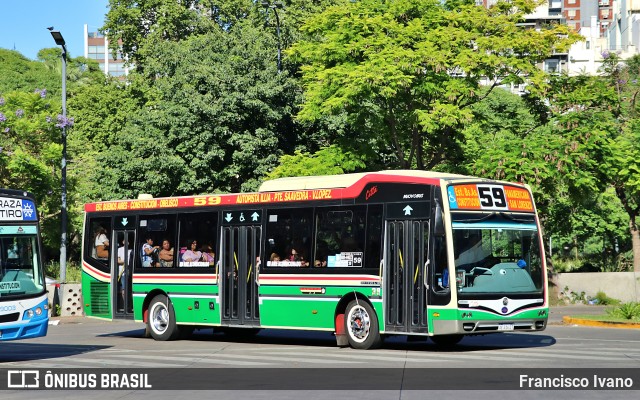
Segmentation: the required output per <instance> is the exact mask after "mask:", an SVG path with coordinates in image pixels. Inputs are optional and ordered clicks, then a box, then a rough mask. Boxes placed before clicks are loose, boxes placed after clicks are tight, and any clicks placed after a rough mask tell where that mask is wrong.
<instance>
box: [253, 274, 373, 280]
mask: <svg viewBox="0 0 640 400" xmlns="http://www.w3.org/2000/svg"><path fill="white" fill-rule="evenodd" d="M260 279H267V280H269V279H273V280H292V281H295V280H301V279H306V280H314V281H320V280H327V281H379V280H380V278H371V277H366V278H365V277H358V276H356V277H353V276H352V277H349V276H344V277H343V276H323V275H315V276H282V275H260Z"/></svg>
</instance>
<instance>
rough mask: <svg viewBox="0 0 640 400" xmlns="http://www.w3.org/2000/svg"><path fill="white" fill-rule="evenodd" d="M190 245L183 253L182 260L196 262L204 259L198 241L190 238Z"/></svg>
mask: <svg viewBox="0 0 640 400" xmlns="http://www.w3.org/2000/svg"><path fill="white" fill-rule="evenodd" d="M187 244H188V245H189V246H187V247H188V249H187V251H185V252H184V253H183V254H182V261H185V262H194V261H201V260H202V252H200V251H198V241H197V240H190V241H188V242H187Z"/></svg>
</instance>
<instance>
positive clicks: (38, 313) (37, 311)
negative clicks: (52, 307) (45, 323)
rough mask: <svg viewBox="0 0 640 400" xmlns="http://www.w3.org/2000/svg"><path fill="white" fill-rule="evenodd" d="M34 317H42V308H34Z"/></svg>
mask: <svg viewBox="0 0 640 400" xmlns="http://www.w3.org/2000/svg"><path fill="white" fill-rule="evenodd" d="M36 315H37V316H40V315H42V308H40V307H36Z"/></svg>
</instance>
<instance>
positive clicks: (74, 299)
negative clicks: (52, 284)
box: [60, 283, 84, 317]
mask: <svg viewBox="0 0 640 400" xmlns="http://www.w3.org/2000/svg"><path fill="white" fill-rule="evenodd" d="M82 315H84V308H83V307H82V285H81V284H79V283H63V284H60V316H61V317H75V316H82Z"/></svg>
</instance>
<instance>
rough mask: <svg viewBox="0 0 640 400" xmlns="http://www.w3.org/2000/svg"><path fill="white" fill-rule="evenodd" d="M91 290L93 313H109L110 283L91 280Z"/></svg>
mask: <svg viewBox="0 0 640 400" xmlns="http://www.w3.org/2000/svg"><path fill="white" fill-rule="evenodd" d="M89 290H90V293H89V297H90V299H91V310H92V311H93V315H100V314H103V315H109V284H108V283H104V282H91V285H90V287H89Z"/></svg>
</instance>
